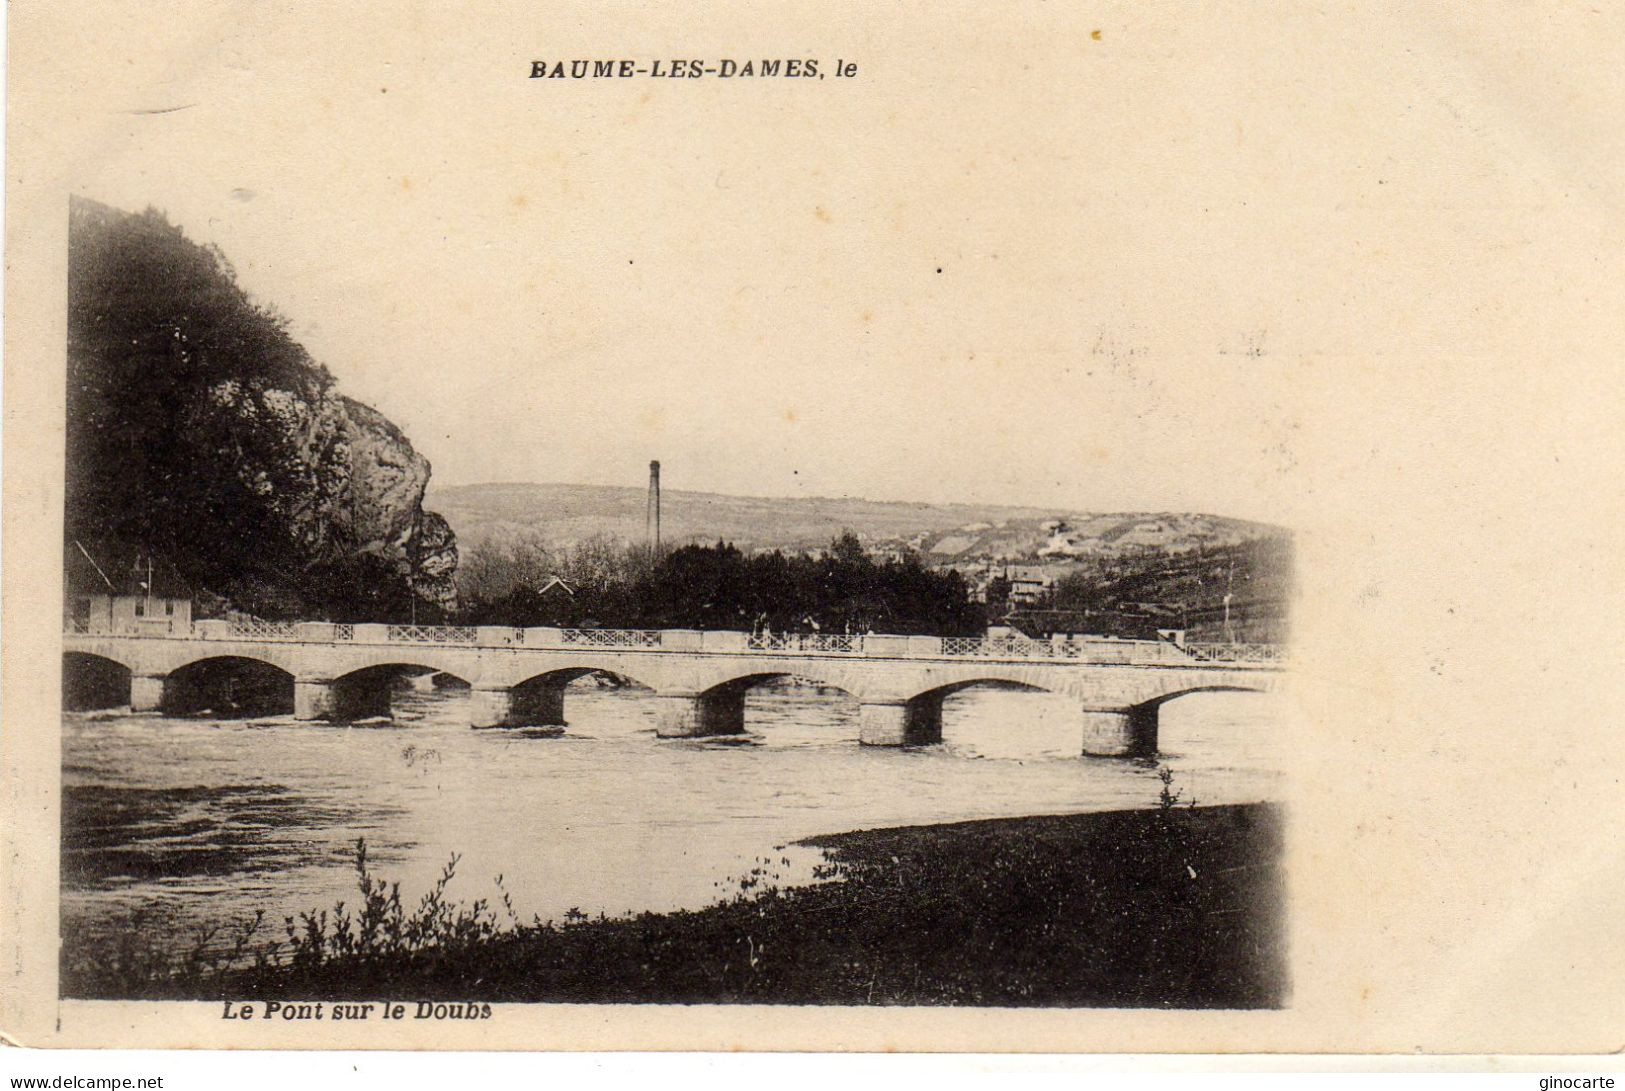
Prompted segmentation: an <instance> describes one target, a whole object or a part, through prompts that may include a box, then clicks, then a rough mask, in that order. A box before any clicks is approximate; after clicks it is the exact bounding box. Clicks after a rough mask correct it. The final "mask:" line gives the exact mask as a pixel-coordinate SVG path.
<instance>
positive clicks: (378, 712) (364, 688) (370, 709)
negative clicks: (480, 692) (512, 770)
mask: <svg viewBox="0 0 1625 1091" xmlns="http://www.w3.org/2000/svg"><path fill="white" fill-rule="evenodd" d="M435 658H436V657H434V656H416V655H402V656H392V657H383V656H379V657H374V658H373V659H370V660H368V661H364V662H360V663H353V662H352V663H349V664H345V666H346V667H347V668H348V669H345V670H343V671H342V672H340V673H336V674H335V675H334V676H333V677H332V678H331V679H329V680H322V681H317V680H310V679H301V680H300V683H299V685H298V687H297V688H296V698H298V699H297V701H296V704H297V705H298V706H299V707H298V708H296V715H298V716H299V718H300V719H307V720H337V721H344V722H348V721H353V720H367V719H376V718H380V717H381V718H385V719H387V718H389V717H390V716H392V715H393V713H394V700H393V697H392V693H393V691H394V690H395V688H396V685H397V684H398V683H400V682H401V681H402V680H403V679H408V678H413V677H432V676H434V675H446V676H448V677H450V678H452V679H455V680H456V681H457V682H460V683H462V685H463V686H464V687H467V686H469V685H471V682H470V680H469V679H467V678H465V677H464V676H463V673H462V671H460V670H447V669H445V665H443V664H441V663H438V662H424V661H423V660H425V659H435ZM457 666H461V664H457Z"/></svg>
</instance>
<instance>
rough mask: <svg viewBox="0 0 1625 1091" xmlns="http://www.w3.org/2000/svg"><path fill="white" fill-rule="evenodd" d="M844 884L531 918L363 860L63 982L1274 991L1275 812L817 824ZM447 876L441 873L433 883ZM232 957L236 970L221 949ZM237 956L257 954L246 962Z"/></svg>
mask: <svg viewBox="0 0 1625 1091" xmlns="http://www.w3.org/2000/svg"><path fill="white" fill-rule="evenodd" d="M807 843H809V844H814V845H818V846H820V847H822V848H824V849H825V850H826V851H827V852H828V854H829V855H830V857H831V859H832V861H833V863H832V864H831V865H830V867H831V871H832V873H833V877H834V878H836V879H838V880H839V881H835V882H828V883H823V884H818V885H814V886H805V887H790V888H780V887H778V886H777V885H775V883H774V877H773V874H772V869H771V867H770V866H767V865H766V864H765V863H764V865H763V866H762V867H759V868H757V869H756V870H755V871H754V872H753V873H752V874H751V875H749V876H746V877H744V878H743V879H742V880H741V881H740V882H739V889H738V891H737V893H736V894H735V895H734V896H733V897H732V898H731V899H730V900H728V901H726V902H724V903H722V904H719V905H715V906H711V907H709V908H706V909H702V910H696V911H685V912H676V913H662V914H655V913H646V914H642V915H639V916H636V917H631V918H627V919H617V920H602V919H601V920H572V921H567V922H565V923H564V924H552V923H548V922H532V923H530V924H523V923H521V922H520V921H518V919H517V918H516V917H514V915H513V914H512V913H511V911H506V910H505V907H504V906H503V905H502V904H501V903H499V904H498V906H497V907H495V908H493V907H490V906H487V905H486V904H485V903H475V904H474V905H471V906H464V907H453V906H449V905H447V904H446V903H445V902H444V899H443V897H442V893H441V891H438V890H437V891H431V892H430V894H429V895H428V896H426V897H425V899H424V901H423V903H420V904H419V906H417V907H416V908H415V909H413V910H411V911H410V912H408V911H406V910H404V909H402V908H401V906H400V902H399V897H398V893H395V892H393V891H392V890H391V888H388V887H386V886H385V884H383V883H382V882H380V881H379V880H376V879H374V878H372V877H371V876H370V874H368V873H367V871H366V866H365V861H364V859H363V860H362V861H361V863H360V867H361V883H362V889H363V899H362V902H361V906H360V908H359V909H356V910H354V911H346V910H344V909H343V908H336V909H335V911H334V912H333V914H332V915H331V916H329V915H328V914H312V915H309V916H307V917H306V918H304V919H303V920H301V921H291V922H289V923H288V925H287V928H286V939H285V941H283V942H280V943H277V944H265V943H259V944H255V943H254V942H252V941H251V940H249V939H244V940H242V941H240V942H239V943H238V944H237V949H236V951H235V952H234V953H233V955H232V957H231V959H229V960H224V961H223V960H219V959H216V960H215V961H213V962H210V961H209V960H205V959H201V958H194V959H191V960H189V961H188V962H186V963H185V964H182V965H179V966H173V967H165V968H163V969H162V971H161V972H160V971H156V970H155V969H154V968H153V967H146V968H139V967H134V966H130V965H122V966H121V964H120V962H119V960H118V959H117V958H114V959H112V960H107V959H101V960H98V961H96V962H94V963H93V964H86V963H80V964H78V965H77V966H74V967H70V966H65V967H64V971H65V973H64V993H65V995H70V996H137V995H138V996H145V997H151V998H176V999H179V998H195V999H203V998H210V999H213V998H227V997H229V998H233V999H259V998H293V997H299V998H332V999H342V998H368V999H376V998H399V999H409V1000H421V999H438V1000H448V1001H471V1000H478V1001H559V1002H619V1003H636V1002H665V1003H790V1004H871V1003H872V1004H982V1005H1020V1006H1025V1005H1118V1006H1166V1007H1271V1006H1279V1005H1280V1004H1281V1003H1282V1001H1283V979H1284V969H1283V964H1284V954H1283V950H1282V936H1281V924H1280V920H1281V916H1282V914H1281V912H1280V898H1281V892H1280V891H1281V876H1280V849H1281V833H1280V815H1279V812H1278V810H1277V809H1276V808H1274V807H1272V806H1269V805H1264V804H1254V805H1245V806H1226V807H1204V808H1185V807H1164V808H1162V809H1160V810H1152V811H1120V812H1112V813H1107V814H1084V815H1062V816H1045V817H1032V818H1015V819H997V820H990V821H980V822H959V823H952V824H946V825H935V826H911V827H903V828H897V829H883V830H865V831H860V832H855V833H843V834H836V835H831V836H826V837H819V838H814V839H811V840H810V841H809V842H807ZM442 890H443V886H442ZM228 963H229V964H228ZM245 964H246V965H245Z"/></svg>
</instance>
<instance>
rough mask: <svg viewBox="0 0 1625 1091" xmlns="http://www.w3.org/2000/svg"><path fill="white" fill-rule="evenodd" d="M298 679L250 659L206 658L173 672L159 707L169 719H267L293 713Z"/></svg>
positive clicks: (277, 667)
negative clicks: (209, 716)
mask: <svg viewBox="0 0 1625 1091" xmlns="http://www.w3.org/2000/svg"><path fill="white" fill-rule="evenodd" d="M293 693H294V673H293V671H292V670H290V669H288V668H287V667H284V666H281V665H279V664H277V663H273V662H270V661H268V660H266V659H261V658H259V657H257V656H246V655H231V654H226V655H205V656H199V657H197V658H194V659H190V660H188V661H187V662H185V663H182V664H180V665H179V666H177V667H175V668H174V669H172V670H170V672H169V673H168V675H167V676H166V677H165V678H164V680H163V694H162V698H161V700H160V702H159V707H160V708H161V709H162V711H163V712H164V713H166V714H168V715H175V716H185V715H192V714H196V713H201V712H208V713H211V714H213V715H215V716H220V717H238V716H267V715H277V714H286V713H288V712H291V711H292V710H293Z"/></svg>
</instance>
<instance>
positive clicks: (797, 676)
mask: <svg viewBox="0 0 1625 1091" xmlns="http://www.w3.org/2000/svg"><path fill="white" fill-rule="evenodd" d="M826 675H828V676H826ZM781 679H789V680H792V681H797V682H805V683H807V684H809V685H813V686H816V687H818V688H819V689H828V690H834V691H836V692H837V693H839V694H841V695H842V696H843V697H844V698H846V699H847V701H846V703H848V704H849V705H855V706H858V707H859V708H861V707H862V701H863V697H862V694H861V692H857V690H858V689H859V687H857V686H855V685H854V684H853V683H852V681H851V680H850V679H848V678H845V677H843V676H841V675H840V674H838V673H835V672H824V671H819V672H816V673H809V672H806V671H803V670H792V669H787V668H784V669H777V670H775V669H771V668H763V669H756V670H751V671H749V672H748V673H744V674H736V675H734V676H733V677H731V678H727V679H724V680H722V681H719V682H714V683H713V684H712V685H711V686H710V687H709V688H707V689H704V690H702V691H700V693H699V694H698V696H697V697H696V698H695V700H696V701H697V703H698V705H699V716H700V720H701V722H702V723H703V724H704V725H706V728H707V733H710V734H724V735H736V734H740V733H742V732H743V731H745V729H746V727H747V720H746V715H745V706H746V701H747V699H748V698H749V696H750V692H751V690H753V689H755V688H756V687H758V686H761V685H763V684H765V683H768V682H773V681H778V680H781ZM837 679H838V680H837ZM842 683H845V684H844V685H843V684H842Z"/></svg>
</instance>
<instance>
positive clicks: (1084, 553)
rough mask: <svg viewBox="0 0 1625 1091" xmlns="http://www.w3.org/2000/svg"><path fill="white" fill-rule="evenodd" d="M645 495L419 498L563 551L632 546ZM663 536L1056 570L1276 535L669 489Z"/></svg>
mask: <svg viewBox="0 0 1625 1091" xmlns="http://www.w3.org/2000/svg"><path fill="white" fill-rule="evenodd" d="M645 500H646V494H645V492H644V490H643V489H641V488H630V487H621V486H607V485H558V484H522V483H511V484H484V485H460V486H450V487H437V488H434V489H432V490H431V491H430V493H429V495H428V497H427V498H426V501H425V502H426V503H428V504H429V505H430V506H432V507H433V508H434V510H436V511H438V512H440V513H441V514H442V515H444V516H445V518H446V520H447V521H448V522H449V523H450V524H451V527H452V529H453V530H454V531H455V532H456V534H457V539H458V541H460V542H463V543H465V544H466V545H474V544H477V543H479V542H482V541H488V540H492V539H496V540H502V539H508V538H514V537H518V536H535V537H540V538H542V539H544V540H546V541H548V542H550V543H553V544H559V545H564V544H570V543H575V542H581V541H585V540H587V539H590V538H594V537H608V538H614V539H620V540H623V541H628V542H639V541H642V540H643V537H644V506H645ZM661 508H662V519H661V522H662V537H663V540H664V541H665V542H666V543H667V544H670V545H682V544H686V543H689V542H699V543H708V542H715V541H717V540H718V539H722V540H725V541H729V542H732V543H734V544H735V545H737V546H739V547H740V548H741V549H743V550H745V551H747V552H750V551H755V550H765V549H783V550H787V551H797V550H804V549H806V550H811V549H821V548H823V547H825V546H827V545H829V543H830V541H831V540H832V539H833V538H835V537H836V535H838V534H840V532H841V531H842V530H847V529H850V530H852V531H854V532H855V533H856V534H857V535H858V537H859V538H860V539H861V540H862V541H863V543H864V544H865V545H866V546H868V547H869V548H870V549H873V550H878V551H882V552H885V551H888V550H897V549H902V548H911V549H915V550H917V551H919V552H920V553H921V554H922V556H924V557H925V559H926V560H927V561H928V562H929V563H932V564H938V565H943V564H966V563H975V562H983V561H1033V562H1038V563H1050V564H1054V565H1055V566H1057V567H1058V568H1066V567H1070V566H1071V565H1072V564H1073V563H1075V562H1077V561H1079V560H1083V559H1087V558H1091V557H1106V556H1116V555H1122V554H1128V553H1141V552H1146V551H1152V552H1174V551H1181V550H1187V549H1193V548H1196V547H1198V546H1200V547H1203V548H1208V547H1218V546H1225V545H1236V544H1239V543H1241V542H1245V541H1252V540H1256V539H1259V538H1270V537H1278V536H1281V535H1282V534H1284V532H1283V531H1282V530H1281V528H1279V527H1275V526H1271V525H1269V524H1267V523H1255V522H1250V521H1247V520H1243V519H1230V518H1226V517H1223V516H1217V515H1200V514H1188V513H1171V512H1128V513H1115V514H1100V513H1084V512H1069V511H1058V510H1056V509H1053V508H1036V507H1017V506H1001V505H990V504H918V503H904V502H894V501H879V500H862V499H856V498H852V497H838V498H832V497H807V498H788V497H745V496H724V495H721V494H719V493H706V492H685V491H682V490H677V489H668V490H666V491H665V492H664V493H663V494H662V505H661Z"/></svg>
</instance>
